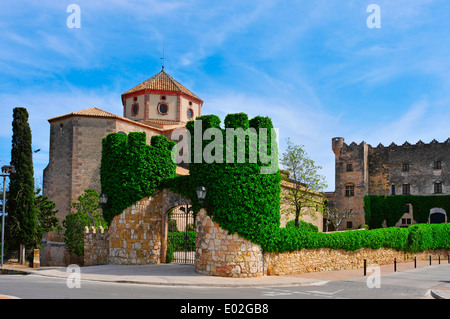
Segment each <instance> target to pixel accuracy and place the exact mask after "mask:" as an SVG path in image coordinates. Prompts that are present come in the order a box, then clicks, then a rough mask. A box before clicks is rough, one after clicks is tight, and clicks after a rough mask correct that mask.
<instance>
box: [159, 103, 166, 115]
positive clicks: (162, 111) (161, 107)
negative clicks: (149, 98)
mask: <svg viewBox="0 0 450 319" xmlns="http://www.w3.org/2000/svg"><path fill="white" fill-rule="evenodd" d="M167 112H169V106H168V105H167V104H165V103H160V104H159V105H158V113H159V114H163V115H166V114H167Z"/></svg>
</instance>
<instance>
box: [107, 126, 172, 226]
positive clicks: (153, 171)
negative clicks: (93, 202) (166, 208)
mask: <svg viewBox="0 0 450 319" xmlns="http://www.w3.org/2000/svg"><path fill="white" fill-rule="evenodd" d="M174 146H175V142H173V141H169V140H168V139H167V138H166V137H165V136H161V135H156V136H152V138H151V143H150V145H148V144H147V143H146V134H145V133H141V132H136V133H130V134H128V136H127V135H125V134H122V133H111V134H109V135H108V136H106V137H105V138H104V139H103V144H102V160H101V167H100V181H101V189H102V193H105V194H107V196H108V202H107V203H106V204H103V207H102V208H103V216H104V218H105V220H106V221H107V223H108V224H110V223H111V221H112V219H113V218H114V216H116V215H119V214H121V213H122V212H123V210H124V209H126V208H127V207H129V206H131V205H133V204H134V203H136V202H137V201H139V200H140V199H142V198H144V197H147V196H152V195H154V194H155V192H156V191H157V189H158V188H159V187H160V185H161V183H162V182H163V181H164V180H166V179H170V178H174V177H175V176H176V163H174V162H173V161H172V157H171V151H172V148H173V147H174Z"/></svg>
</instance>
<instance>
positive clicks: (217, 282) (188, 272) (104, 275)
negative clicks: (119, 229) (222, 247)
mask: <svg viewBox="0 0 450 319" xmlns="http://www.w3.org/2000/svg"><path fill="white" fill-rule="evenodd" d="M436 265H437V263H435V262H433V266H436ZM428 266H429V264H428V263H427V262H425V261H420V262H418V263H417V268H418V269H420V268H424V267H428ZM380 269H381V273H382V275H388V274H391V273H393V272H394V269H393V265H385V266H381V267H380ZM0 270H1V271H2V272H3V273H8V272H9V273H16V274H34V275H40V276H48V277H57V278H68V277H69V276H70V275H72V274H73V272H72V271H70V270H68V268H66V267H41V268H38V269H33V268H28V267H25V266H20V265H17V264H5V265H4V267H3V268H2V269H0ZM79 270H80V275H81V280H91V281H102V282H115V283H133V284H147V285H167V286H192V287H280V286H307V285H320V284H325V283H326V282H328V281H342V280H354V279H360V280H364V272H363V269H353V270H341V271H327V272H315V273H305V274H299V275H291V276H264V277H257V278H227V277H214V276H207V275H202V274H198V273H196V272H195V271H194V265H181V264H174V263H172V264H159V265H136V266H132V265H101V266H89V267H80V268H79ZM409 270H414V264H413V263H399V264H397V271H398V272H404V271H409ZM367 275H370V274H369V273H368V274H367ZM435 288H436V289H435ZM431 295H432V296H433V297H434V298H437V299H450V283H448V282H443V283H442V284H440V285H438V286H437V287H433V289H432V290H431ZM0 298H1V296H0Z"/></svg>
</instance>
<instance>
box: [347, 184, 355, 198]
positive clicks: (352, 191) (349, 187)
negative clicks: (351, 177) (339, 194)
mask: <svg viewBox="0 0 450 319" xmlns="http://www.w3.org/2000/svg"><path fill="white" fill-rule="evenodd" d="M351 196H355V185H353V184H348V185H345V197H351Z"/></svg>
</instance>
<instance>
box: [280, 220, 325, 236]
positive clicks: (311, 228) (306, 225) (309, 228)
mask: <svg viewBox="0 0 450 319" xmlns="http://www.w3.org/2000/svg"><path fill="white" fill-rule="evenodd" d="M294 227H295V219H293V220H290V221H288V222H287V223H286V228H294ZM297 228H298V229H301V230H304V231H310V232H314V233H317V232H318V231H319V228H318V227H317V226H316V225H313V224H311V223H308V222H305V221H304V220H299V221H298V227H297Z"/></svg>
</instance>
